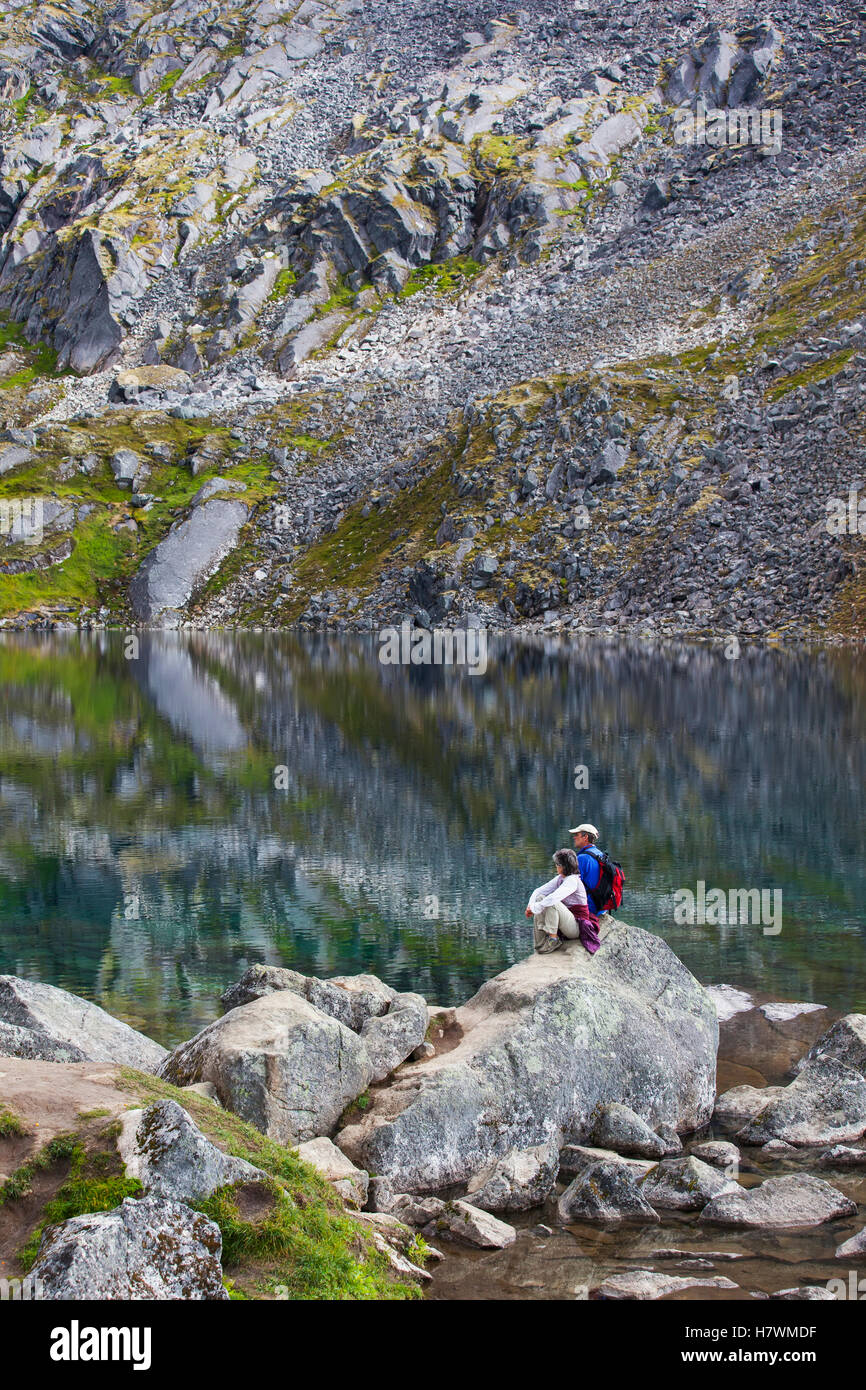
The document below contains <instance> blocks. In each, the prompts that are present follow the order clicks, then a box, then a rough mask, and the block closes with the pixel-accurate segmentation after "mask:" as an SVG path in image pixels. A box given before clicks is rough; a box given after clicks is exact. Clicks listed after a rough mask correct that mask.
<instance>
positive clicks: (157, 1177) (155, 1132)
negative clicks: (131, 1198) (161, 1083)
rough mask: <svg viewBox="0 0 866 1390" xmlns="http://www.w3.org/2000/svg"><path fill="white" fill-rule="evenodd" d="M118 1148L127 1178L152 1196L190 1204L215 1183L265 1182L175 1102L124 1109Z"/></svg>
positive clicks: (211, 1190) (212, 1190)
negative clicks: (217, 1143)
mask: <svg viewBox="0 0 866 1390" xmlns="http://www.w3.org/2000/svg"><path fill="white" fill-rule="evenodd" d="M117 1149H118V1153H119V1154H120V1157H121V1158H122V1159H123V1162H124V1164H125V1166H126V1173H127V1177H130V1178H138V1180H139V1181H140V1183H141V1185H142V1187H143V1188H144V1190H145V1192H147V1193H148V1194H150V1195H152V1196H154V1197H171V1198H173V1199H175V1200H176V1201H179V1202H192V1203H195V1202H200V1201H202V1200H203V1199H204V1198H205V1197H209V1196H210V1195H211V1193H212V1192H215V1191H216V1190H217V1188H218V1187H226V1186H229V1185H230V1184H232V1183H238V1182H261V1181H263V1180H266V1175H265V1174H264V1173H263V1172H261V1170H260V1169H258V1168H254V1167H253V1165H252V1164H251V1163H247V1162H246V1161H245V1160H244V1159H242V1158H232V1157H231V1156H230V1155H229V1154H225V1153H223V1152H222V1150H221V1149H218V1148H217V1146H216V1144H213V1143H211V1141H210V1139H208V1138H207V1137H206V1136H205V1135H204V1134H202V1132H201V1130H200V1129H199V1128H198V1126H197V1125H196V1124H195V1122H194V1121H193V1119H192V1117H191V1116H190V1115H188V1114H187V1112H186V1111H185V1110H184V1108H183V1106H181V1105H178V1103H177V1101H175V1100H160V1101H157V1102H156V1103H155V1104H154V1105H149V1106H148V1107H147V1109H146V1110H127V1111H126V1112H125V1114H124V1115H123V1116H122V1119H121V1131H120V1134H119V1136H118V1140H117Z"/></svg>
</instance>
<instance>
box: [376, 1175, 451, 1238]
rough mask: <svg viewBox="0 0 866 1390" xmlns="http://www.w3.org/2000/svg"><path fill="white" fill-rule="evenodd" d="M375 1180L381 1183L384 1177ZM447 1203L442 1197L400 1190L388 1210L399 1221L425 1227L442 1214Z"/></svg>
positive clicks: (392, 1198)
mask: <svg viewBox="0 0 866 1390" xmlns="http://www.w3.org/2000/svg"><path fill="white" fill-rule="evenodd" d="M373 1181H374V1182H377V1183H381V1182H382V1181H383V1179H382V1178H374V1179H373ZM446 1205H447V1203H446V1202H443V1200H442V1198H441V1197H413V1196H412V1194H411V1193H408V1192H398V1193H397V1195H396V1196H394V1195H393V1194H392V1196H391V1199H390V1201H389V1202H388V1206H387V1210H388V1212H390V1214H391V1215H392V1216H395V1217H396V1218H397V1220H398V1221H405V1222H406V1224H407V1225H409V1226H416V1227H424V1226H429V1224H430V1222H431V1221H435V1220H436V1218H437V1217H438V1216H441V1215H442V1213H443V1211H444V1210H445V1207H446Z"/></svg>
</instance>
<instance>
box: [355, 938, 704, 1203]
mask: <svg viewBox="0 0 866 1390" xmlns="http://www.w3.org/2000/svg"><path fill="white" fill-rule="evenodd" d="M456 1021H457V1023H458V1025H459V1027H460V1028H461V1030H462V1037H461V1039H460V1041H459V1043H458V1044H457V1046H456V1047H454V1048H453V1049H452V1050H451V1051H449V1052H445V1053H442V1054H440V1055H439V1056H437V1057H433V1058H430V1059H429V1060H427V1061H424V1062H419V1063H418V1064H417V1065H414V1066H412V1067H411V1068H407V1070H406V1073H405V1075H403V1076H402V1077H398V1078H396V1079H395V1080H394V1081H393V1083H392V1084H391V1085H390V1086H388V1087H382V1088H381V1089H379V1090H377V1092H376V1095H375V1097H374V1100H373V1104H372V1106H371V1107H370V1109H369V1111H368V1112H367V1114H366V1115H365V1116H364V1118H363V1120H362V1121H361V1122H360V1123H359V1124H356V1125H352V1126H350V1127H349V1128H347V1129H344V1130H343V1131H341V1133H340V1134H339V1135H338V1136H337V1139H336V1142H337V1143H338V1144H339V1146H340V1148H342V1149H343V1151H344V1152H345V1153H347V1154H348V1155H349V1157H350V1158H351V1159H352V1160H353V1162H355V1163H357V1164H358V1166H359V1167H363V1168H366V1169H367V1170H368V1171H372V1172H375V1173H377V1174H379V1175H381V1176H383V1177H387V1178H389V1180H390V1181H391V1185H392V1187H393V1189H394V1190H395V1191H399V1192H418V1191H430V1189H431V1188H432V1189H438V1188H442V1187H446V1186H449V1185H451V1184H456V1183H465V1182H469V1180H470V1179H471V1178H472V1177H473V1176H474V1175H475V1174H476V1173H478V1172H479V1171H480V1170H481V1169H482V1168H484V1167H485V1165H486V1164H487V1163H489V1162H490V1160H491V1159H494V1158H499V1157H502V1156H504V1155H505V1154H507V1153H509V1152H511V1150H512V1149H528V1148H532V1147H534V1146H536V1145H538V1144H546V1143H548V1142H550V1141H554V1142H556V1143H561V1142H562V1141H563V1140H564V1141H565V1142H566V1143H569V1142H572V1143H575V1142H580V1141H581V1140H582V1139H584V1138H586V1137H587V1136H588V1134H589V1133H590V1131H591V1129H592V1126H593V1123H594V1119H593V1116H594V1114H595V1112H596V1111H597V1110H598V1107H600V1106H604V1105H609V1104H611V1103H612V1102H613V1101H621V1102H622V1103H624V1104H626V1105H628V1106H629V1107H630V1108H631V1109H632V1110H633V1111H634V1112H635V1114H636V1115H639V1116H640V1117H641V1118H642V1119H643V1120H644V1121H645V1122H646V1123H647V1124H648V1125H649V1126H650V1127H651V1128H653V1127H655V1126H656V1125H657V1124H659V1123H661V1122H662V1121H667V1122H669V1123H671V1124H674V1125H675V1126H676V1128H678V1129H681V1130H684V1131H685V1130H690V1129H696V1128H698V1127H699V1126H700V1125H702V1124H704V1123H706V1121H707V1120H708V1119H709V1117H710V1114H711V1113H712V1106H713V1099H714V1093H715V1064H716V1046H717V1039H718V1024H717V1020H716V1012H715V1008H714V1006H713V1003H712V1000H711V999H710V998H709V997H708V995H707V994H706V993H705V991H704V990H703V989H702V988H701V986H700V985H699V984H698V982H697V981H696V980H695V978H694V976H692V975H691V974H690V973H689V971H688V970H687V969H686V968H685V966H684V965H683V964H682V962H681V961H679V960H678V959H677V957H676V956H675V955H674V953H673V952H672V951H671V950H670V948H669V947H668V946H667V945H666V943H665V942H664V941H663V940H662V939H661V938H660V937H657V936H651V935H650V934H649V933H648V932H644V931H641V930H639V929H638V928H636V927H628V926H626V925H625V924H624V923H621V922H618V923H616V925H615V926H613V927H612V928H611V930H610V932H609V934H608V935H607V936H606V938H605V941H604V942H603V945H602V948H601V950H600V951H598V952H597V954H596V955H594V956H588V955H587V953H586V952H585V951H584V950H583V948H582V947H581V946H580V944H579V943H575V945H574V946H566V947H565V948H564V949H563V950H561V951H558V952H556V953H555V954H553V955H546V956H539V955H535V956H532V957H530V958H529V959H527V960H523V961H520V962H518V963H517V964H516V965H514V966H512V967H511V968H510V969H509V970H506V971H505V972H503V974H501V975H497V976H496V977H495V978H494V979H492V980H489V981H488V982H487V983H486V984H485V985H483V986H482V988H481V989H480V990H479V992H478V994H476V995H475V997H474V998H473V999H471V1000H470V1001H469V1003H468V1004H466V1005H465V1006H464V1007H463V1008H461V1009H458V1010H457V1020H456Z"/></svg>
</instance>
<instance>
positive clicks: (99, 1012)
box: [0, 975, 168, 1072]
mask: <svg viewBox="0 0 866 1390" xmlns="http://www.w3.org/2000/svg"><path fill="white" fill-rule="evenodd" d="M0 1056H5V1057H27V1058H30V1059H34V1060H39V1061H43V1062H114V1063H117V1064H119V1065H123V1066H128V1067H136V1068H137V1069H138V1070H139V1071H147V1072H155V1071H157V1070H158V1068H159V1067H160V1065H161V1063H162V1062H163V1061H164V1059H165V1058H166V1057H167V1056H168V1053H167V1052H166V1050H165V1048H164V1047H160V1045H159V1043H155V1042H154V1041H153V1040H152V1039H151V1038H146V1037H145V1036H144V1034H143V1033H137V1032H136V1031H135V1029H134V1028H130V1027H128V1025H127V1024H125V1023H121V1022H120V1020H119V1019H116V1018H112V1017H111V1015H110V1014H107V1013H106V1012H105V1010H104V1009H100V1008H99V1006H98V1005H97V1004H91V1003H90V1001H89V1000H87V999H80V998H79V997H78V995H77V994H67V993H66V990H63V989H55V988H54V986H53V985H42V984H36V983H34V982H33V981H31V980H22V979H19V977H18V976H17V975H0Z"/></svg>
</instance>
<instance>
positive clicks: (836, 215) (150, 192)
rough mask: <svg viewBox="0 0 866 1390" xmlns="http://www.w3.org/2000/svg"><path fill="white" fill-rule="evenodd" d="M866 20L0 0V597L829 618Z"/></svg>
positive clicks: (157, 613) (856, 293)
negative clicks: (37, 5) (41, 4)
mask: <svg viewBox="0 0 866 1390" xmlns="http://www.w3.org/2000/svg"><path fill="white" fill-rule="evenodd" d="M864 39H866V8H864V7H862V6H859V5H857V4H853V3H837V4H833V5H829V6H825V7H823V8H822V11H821V13H820V14H816V12H815V10H814V7H811V6H808V5H806V4H803V3H801V0H792V3H789V4H788V5H787V6H785V7H784V8H781V9H779V10H778V11H771V12H770V13H769V14H764V13H760V14H755V13H753V12H751V11H750V10H749V9H748V8H747V7H745V6H741V5H737V4H731V3H724V2H723V0H720V2H719V3H709V0H708V2H707V3H694V4H692V5H686V4H685V3H683V2H682V0H681V2H680V3H678V4H676V3H671V4H668V3H652V4H650V3H648V2H647V0H641V3H633V4H623V3H617V0H598V2H597V3H596V4H593V5H590V4H586V5H584V4H575V3H573V0H571V2H570V3H565V2H564V0H539V3H536V4H534V5H532V6H531V7H527V8H526V9H520V10H511V9H500V8H499V7H498V6H496V5H491V6H488V7H480V8H479V7H478V6H469V5H462V4H458V3H444V2H443V0H439V3H434V0H409V2H407V3H406V4H402V5H399V6H397V5H393V4H386V3H380V2H379V0H374V2H373V3H370V2H369V0H368V3H360V0H334V3H325V2H324V0H322V2H321V3H320V0H304V2H303V3H302V4H300V5H296V4H294V3H293V0H289V3H277V0H260V3H258V4H256V3H252V2H251V0H250V3H242V4H238V5H236V6H231V7H230V6H228V5H221V4H216V3H214V4H209V5H205V4H201V3H199V2H198V0H178V3H174V4H165V5H161V4H157V3H152V2H151V0H127V2H126V3H121V4H118V5H113V6H111V5H107V4H101V3H98V2H97V0H94V2H93V3H90V2H89V0H68V3H64V4H60V5H54V6H52V7H51V8H50V9H43V10H38V11H36V12H34V11H33V10H32V8H31V7H27V6H25V5H24V4H23V3H19V2H18V0H16V2H15V3H11V2H10V0H4V6H3V11H2V13H0V96H2V101H3V106H2V112H0V155H2V158H0V234H2V235H0V425H2V426H3V429H2V432H0V532H2V534H0V615H2V619H3V621H4V622H6V623H7V624H21V623H24V624H31V623H32V624H37V625H43V624H46V623H48V624H55V623H76V622H83V623H88V622H99V621H112V622H123V623H131V622H147V623H155V624H159V625H174V624H177V623H179V622H193V623H196V624H201V625H207V626H211V625H219V624H224V623H235V622H245V623H254V624H267V625H287V624H293V623H298V622H301V623H306V624H311V625H317V626H323V625H342V626H359V627H370V626H372V627H374V628H377V627H379V626H381V625H382V624H383V623H390V622H394V621H400V620H402V619H403V618H405V617H411V618H412V619H413V620H414V621H416V622H417V623H420V624H421V625H429V624H431V623H443V622H447V623H449V624H451V625H456V624H458V623H459V624H465V623H466V622H470V623H474V624H483V625H490V626H495V627H503V626H512V627H514V626H526V627H544V628H545V629H548V630H557V629H563V630H574V629H597V628H600V629H605V630H611V629H616V628H620V627H621V628H628V629H632V630H638V631H641V632H647V633H664V632H671V631H676V632H681V633H694V634H708V633H710V634H719V633H743V634H745V635H752V634H765V635H766V634H771V633H783V634H787V635H799V634H803V633H810V634H815V633H822V634H824V635H835V634H839V635H843V636H852V635H853V636H856V635H862V633H863V630H864V623H866V583H864V575H866V571H864V568H863V560H862V554H863V552H862V545H863V541H862V534H861V530H860V528H861V527H862V530H863V531H864V532H866V505H864V507H863V510H862V511H860V510H859V506H860V501H861V493H862V488H861V478H862V472H863V467H862V456H863V443H864V417H863V406H862V395H863V378H864V368H866V353H864V344H866V319H864V317H863V315H864V299H866V277H864V269H866V195H864V191H863V189H864V182H863V169H864V162H866V148H864V116H863V110H864V101H863V98H864V93H866V80H864V67H863V47H864ZM705 110H706V111H707V112H708V115H707V117H706V121H705V122H704V123H703V124H702V123H701V120H702V114H703V112H704V111H705ZM719 112H721V113H722V115H721V117H720V116H719V115H718V113H719ZM713 113H716V114H715V115H714V114H713ZM731 113H733V115H732V114H731ZM686 117H689V118H690V120H689V121H687V120H686ZM696 117H697V118H698V123H697V124H695V118H696ZM684 132H685V133H686V134H689V133H690V134H691V135H692V136H693V137H694V138H693V139H692V140H691V142H688V141H685V140H684ZM33 499H38V501H37V503H34V500H33ZM828 522H829V523H830V524H828ZM40 523H41V524H40Z"/></svg>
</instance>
